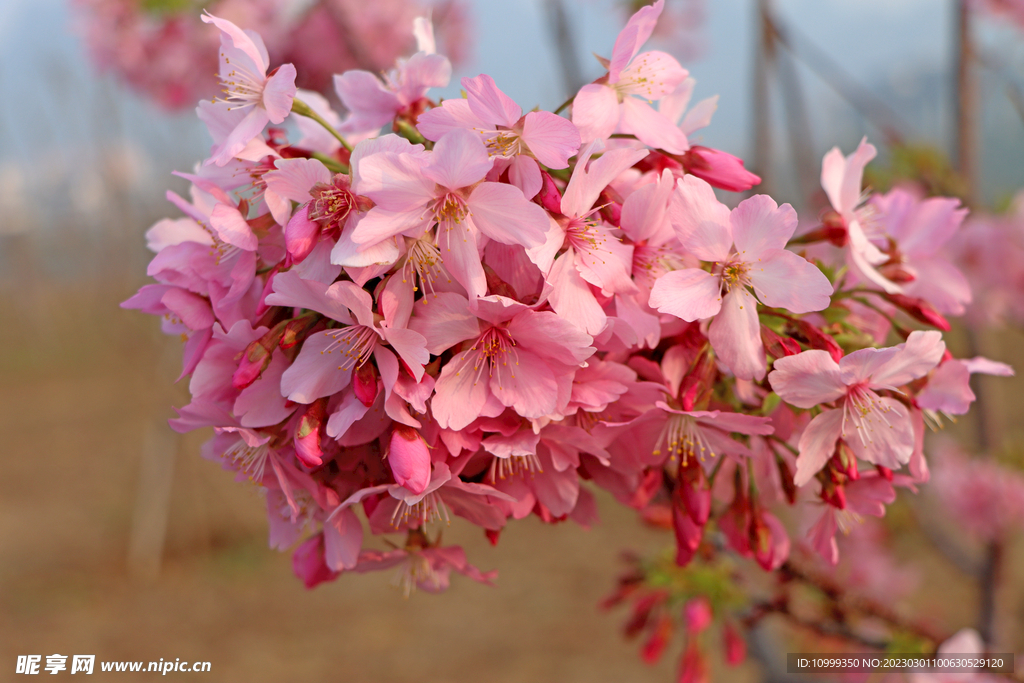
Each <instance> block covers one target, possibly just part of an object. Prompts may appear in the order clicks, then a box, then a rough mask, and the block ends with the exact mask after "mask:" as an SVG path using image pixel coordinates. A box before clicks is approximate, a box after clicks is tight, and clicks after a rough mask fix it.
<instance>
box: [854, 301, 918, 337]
mask: <svg viewBox="0 0 1024 683" xmlns="http://www.w3.org/2000/svg"><path fill="white" fill-rule="evenodd" d="M850 298H852V299H853V300H854V301H856V302H857V303H859V304H863V305H865V306H867V307H868V308H870V309H871V310H872V311H874V312H875V313H877V314H878V315H880V316H882V317H883V318H885V319H886V320H888V321H889V324H890V325H892V329H894V330H895V331H896V334H898V335H900V336H901V337H903V338H904V339H906V338H907V337H909V336H910V331H909V330H908V329H907V328H906V327H904V326H903V325H900V324H899V323H898V322H896V319H895V318H893V317H892V316H891V315H889V314H888V313H886V312H885V311H883V310H882V309H881V308H879V307H878V306H875V305H874V304H873V303H871V302H870V301H868V300H867V299H865V298H864V297H860V296H854V297H850Z"/></svg>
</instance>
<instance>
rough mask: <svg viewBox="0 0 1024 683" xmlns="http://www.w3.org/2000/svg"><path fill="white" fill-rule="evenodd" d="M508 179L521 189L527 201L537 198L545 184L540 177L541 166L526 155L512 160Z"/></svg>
mask: <svg viewBox="0 0 1024 683" xmlns="http://www.w3.org/2000/svg"><path fill="white" fill-rule="evenodd" d="M508 179H509V182H511V183H512V184H513V185H515V186H516V187H518V188H519V190H520V191H521V192H522V193H523V197H524V198H525V199H533V198H534V197H536V196H537V193H538V192H540V188H541V187H542V186H543V184H544V181H543V179H542V178H541V175H540V166H538V165H537V162H536V161H535V160H534V159H532V158H531V157H528V156H526V155H524V154H520V155H518V156H516V157H515V158H513V159H512V160H511V163H510V164H509V166H508Z"/></svg>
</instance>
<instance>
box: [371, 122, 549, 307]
mask: <svg viewBox="0 0 1024 683" xmlns="http://www.w3.org/2000/svg"><path fill="white" fill-rule="evenodd" d="M492 164H493V162H492V161H491V159H490V157H489V156H488V155H487V149H486V148H485V147H484V143H483V141H482V140H481V139H480V137H479V136H478V135H476V134H474V133H471V132H469V131H467V130H453V131H451V132H449V133H447V134H446V135H445V136H444V137H442V138H441V139H440V140H439V141H438V142H437V144H436V145H435V146H434V149H433V151H432V152H430V154H429V157H426V156H414V155H412V154H394V153H391V152H381V153H379V154H373V155H371V156H368V157H366V158H364V159H363V160H362V164H361V167H360V168H361V173H362V175H363V180H362V184H361V185H360V193H361V194H364V195H366V196H367V197H369V198H370V199H372V200H373V201H374V202H376V204H377V205H376V206H375V207H374V208H373V209H371V210H370V211H369V213H367V214H366V216H365V217H364V218H363V219H362V220H361V221H359V224H358V225H357V226H356V227H355V230H353V231H352V241H353V242H355V243H356V244H362V245H372V244H376V243H378V242H381V241H382V240H385V239H388V238H390V237H392V236H395V235H399V234H408V235H409V236H410V237H419V236H420V235H422V234H423V231H424V230H425V229H428V228H430V227H431V225H433V224H435V223H436V225H437V236H436V244H437V246H438V247H439V248H440V250H441V255H442V258H443V259H444V265H445V268H446V269H447V270H448V272H449V273H451V274H452V276H453V277H455V279H456V280H458V282H459V283H460V284H461V285H462V286H463V287H465V288H466V291H467V292H469V294H470V295H471V296H472V297H474V298H475V297H478V296H483V295H484V294H485V293H486V291H487V284H486V278H485V277H484V271H483V266H482V265H481V263H480V253H479V248H478V235H484V236H486V237H487V238H489V239H493V240H495V241H498V242H501V243H502V244H519V245H522V246H524V247H531V246H534V245H537V244H540V243H542V242H543V239H544V233H545V232H546V231H547V229H548V227H549V219H548V217H547V215H546V214H545V213H544V210H543V209H542V208H540V207H539V206H537V205H536V204H534V203H532V202H529V201H527V200H526V198H525V197H524V196H523V193H522V192H521V191H520V190H519V189H518V188H516V187H514V186H512V185H507V184H504V183H494V182H481V181H483V180H484V178H485V177H486V176H487V173H488V172H489V171H490V170H491V166H492Z"/></svg>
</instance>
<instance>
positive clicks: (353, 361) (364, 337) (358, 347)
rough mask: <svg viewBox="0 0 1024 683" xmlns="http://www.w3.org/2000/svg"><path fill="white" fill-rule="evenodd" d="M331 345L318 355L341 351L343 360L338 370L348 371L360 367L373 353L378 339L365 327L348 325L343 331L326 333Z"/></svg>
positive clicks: (372, 331) (373, 332)
mask: <svg viewBox="0 0 1024 683" xmlns="http://www.w3.org/2000/svg"><path fill="white" fill-rule="evenodd" d="M327 336H328V337H330V338H331V339H332V341H331V343H330V344H329V345H328V346H327V348H325V349H324V350H323V351H321V352H320V353H334V352H335V351H337V350H339V349H341V350H342V351H341V356H342V358H343V360H342V361H341V365H339V366H338V369H339V370H348V369H349V368H351V367H353V366H361V365H362V364H363V363H365V362H366V361H367V359H368V358H369V357H370V354H371V353H373V349H374V348H375V347H376V346H377V342H378V341H379V340H380V337H379V336H378V335H377V332H376V331H374V329H373V328H371V327H367V326H366V325H350V326H349V327H346V328H344V329H340V330H333V331H330V332H328V334H327Z"/></svg>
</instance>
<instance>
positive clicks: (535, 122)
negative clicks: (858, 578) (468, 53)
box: [416, 74, 580, 199]
mask: <svg viewBox="0 0 1024 683" xmlns="http://www.w3.org/2000/svg"><path fill="white" fill-rule="evenodd" d="M462 87H463V88H464V89H465V91H466V93H467V95H466V98H465V99H461V98H455V99H449V100H445V101H444V102H443V103H442V105H441V106H440V107H435V108H433V109H430V110H428V111H426V112H424V113H423V114H421V115H420V117H419V118H418V119H417V121H416V127H417V129H418V130H419V131H420V133H421V134H422V135H423V136H424V137H425V138H427V139H428V140H440V139H441V137H443V136H444V134H445V133H448V132H450V131H452V130H455V129H467V130H472V131H474V132H476V133H478V134H479V135H480V136H481V138H482V139H483V141H484V144H485V145H486V146H487V151H488V153H489V154H490V155H491V156H492V157H498V158H502V159H507V160H508V168H507V171H508V174H509V180H510V181H511V182H512V184H513V185H515V186H516V187H518V188H519V189H520V190H522V191H523V194H524V195H525V196H526V198H527V199H532V198H533V197H534V196H535V195H536V194H537V192H539V191H540V188H541V175H540V167H539V166H538V165H537V162H538V161H539V162H540V163H542V164H544V165H545V166H547V167H548V168H555V169H558V168H565V167H567V166H568V165H569V158H570V157H572V156H575V155H576V152H577V151H578V150H579V147H580V134H579V131H578V130H576V126H574V125H573V124H572V122H570V121H568V120H567V119H564V118H562V117H561V116H557V115H555V114H552V113H551V112H546V111H531V112H529V113H527V114H526V116H523V115H522V114H523V110H522V109H521V108H520V107H519V105H517V104H516V103H515V102H514V101H512V99H511V98H509V97H508V95H506V94H505V93H503V92H502V91H501V90H500V89H498V86H497V85H495V83H494V79H492V78H491V77H490V76H488V75H487V74H481V75H480V76H477V77H476V78H468V77H467V78H463V79H462Z"/></svg>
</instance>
